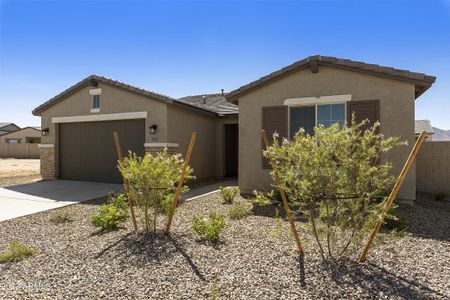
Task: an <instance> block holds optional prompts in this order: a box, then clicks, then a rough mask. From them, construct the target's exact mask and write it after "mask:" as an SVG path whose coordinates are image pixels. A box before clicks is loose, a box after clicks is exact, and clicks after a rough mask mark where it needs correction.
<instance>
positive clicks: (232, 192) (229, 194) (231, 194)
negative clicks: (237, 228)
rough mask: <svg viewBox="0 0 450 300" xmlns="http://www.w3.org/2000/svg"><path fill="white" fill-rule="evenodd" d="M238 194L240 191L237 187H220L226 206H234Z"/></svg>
mask: <svg viewBox="0 0 450 300" xmlns="http://www.w3.org/2000/svg"><path fill="white" fill-rule="evenodd" d="M238 193H239V189H238V188H237V187H223V186H221V187H220V195H221V196H222V199H223V203H225V204H233V202H234V198H236V196H237V194H238Z"/></svg>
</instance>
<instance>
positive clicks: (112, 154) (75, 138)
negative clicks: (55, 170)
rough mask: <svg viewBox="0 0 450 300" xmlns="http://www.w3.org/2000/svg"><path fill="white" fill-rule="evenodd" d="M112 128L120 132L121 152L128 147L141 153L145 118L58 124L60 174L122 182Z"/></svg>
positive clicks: (90, 179) (142, 152)
mask: <svg viewBox="0 0 450 300" xmlns="http://www.w3.org/2000/svg"><path fill="white" fill-rule="evenodd" d="M114 131H117V132H118V134H119V137H120V142H121V146H122V152H123V154H124V155H128V151H129V150H131V151H133V152H136V153H137V154H138V155H143V154H144V141H145V121H144V120H124V121H105V122H86V123H63V124H61V125H60V130H59V132H60V136H59V145H60V149H59V157H60V178H62V179H71V180H85V181H98V182H122V177H121V175H120V173H119V171H118V169H117V154H116V148H115V143H114V137H113V132H114Z"/></svg>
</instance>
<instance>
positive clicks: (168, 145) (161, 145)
mask: <svg viewBox="0 0 450 300" xmlns="http://www.w3.org/2000/svg"><path fill="white" fill-rule="evenodd" d="M144 147H145V148H152V147H155V148H176V147H178V143H145V144H144Z"/></svg>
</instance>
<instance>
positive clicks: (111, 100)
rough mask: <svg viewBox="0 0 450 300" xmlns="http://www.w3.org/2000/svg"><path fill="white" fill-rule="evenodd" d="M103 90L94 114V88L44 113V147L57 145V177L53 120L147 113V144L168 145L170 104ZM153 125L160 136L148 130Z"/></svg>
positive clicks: (63, 101) (112, 89) (88, 87)
mask: <svg viewBox="0 0 450 300" xmlns="http://www.w3.org/2000/svg"><path fill="white" fill-rule="evenodd" d="M98 87H99V88H101V89H102V93H101V96H100V112H96V113H91V112H90V111H91V107H92V95H90V94H89V90H90V89H93V87H90V86H86V87H83V88H81V89H80V90H78V91H77V92H75V93H73V94H71V95H69V96H68V97H66V98H65V99H64V100H62V101H60V102H58V103H57V104H55V105H53V106H51V107H49V108H48V109H46V110H45V111H43V112H42V114H41V127H42V128H49V129H50V132H49V134H48V135H47V136H43V137H42V139H41V144H54V145H55V151H54V155H55V163H54V169H55V173H54V175H55V176H56V177H58V176H59V165H58V141H57V136H58V125H57V124H55V123H52V118H53V117H68V116H85V115H95V114H112V113H123V112H144V111H146V112H147V119H146V121H145V128H143V129H142V130H145V142H167V104H166V103H164V102H161V101H158V100H154V101H152V99H149V98H148V97H144V96H141V95H138V94H134V93H131V92H129V91H126V90H123V89H120V88H116V87H112V86H110V85H106V84H102V83H99V84H98ZM151 124H157V125H158V131H157V134H154V135H150V132H149V130H148V127H149V126H150V125H151Z"/></svg>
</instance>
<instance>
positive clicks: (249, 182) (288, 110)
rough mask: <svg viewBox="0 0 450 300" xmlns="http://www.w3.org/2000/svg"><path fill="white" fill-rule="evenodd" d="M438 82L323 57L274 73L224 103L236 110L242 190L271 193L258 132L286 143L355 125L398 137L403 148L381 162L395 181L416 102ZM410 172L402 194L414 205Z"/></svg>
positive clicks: (406, 150) (411, 130)
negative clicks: (376, 126)
mask: <svg viewBox="0 0 450 300" xmlns="http://www.w3.org/2000/svg"><path fill="white" fill-rule="evenodd" d="M434 81H435V77H432V76H428V75H425V74H421V73H415V72H409V71H404V70H398V69H394V68H388V67H382V66H378V65H373V64H366V63H362V62H355V61H351V60H346V59H339V58H335V57H326V56H311V57H308V58H306V59H303V60H301V61H298V62H296V63H294V64H292V65H290V66H287V67H285V68H282V69H280V70H278V71H275V72H273V73H271V74H269V75H267V76H264V77H262V78H260V79H258V80H256V81H254V82H251V83H249V84H247V85H244V86H242V87H241V88H239V89H237V90H235V91H233V92H231V93H229V94H227V95H226V97H227V100H228V101H230V102H232V103H234V104H237V105H239V188H240V189H241V192H243V193H248V192H251V191H252V190H255V189H258V190H261V189H266V190H267V189H270V188H271V184H272V180H271V177H270V174H269V166H268V164H267V163H266V162H265V160H264V159H263V158H262V150H263V145H262V139H261V133H260V131H261V129H265V130H266V131H267V133H268V134H269V135H271V134H272V133H273V132H278V133H279V134H280V135H281V136H284V137H287V138H289V137H290V136H292V135H293V134H294V133H295V132H296V131H297V130H298V129H299V128H300V127H304V128H305V129H306V131H309V132H311V130H312V128H313V127H314V126H315V125H317V124H324V125H325V126H328V125H329V124H331V123H334V122H339V123H341V124H342V123H344V122H346V121H348V120H350V118H351V115H352V113H353V112H355V115H356V119H357V120H362V119H366V118H368V119H369V120H370V121H371V122H375V121H376V120H379V121H380V122H381V132H382V133H383V134H384V135H385V136H398V137H400V138H401V139H402V140H406V141H408V143H409V144H408V146H403V147H400V148H397V149H394V150H392V151H391V152H390V153H389V154H388V155H387V156H386V158H387V159H389V160H391V161H392V162H393V164H394V167H393V173H394V174H399V172H400V170H401V169H402V167H403V164H404V163H405V161H406V159H407V156H408V154H409V152H410V150H411V148H412V146H413V144H414V141H415V138H414V134H415V130H414V105H415V99H417V98H418V97H419V96H420V95H422V94H423V93H424V92H425V91H426V90H427V89H428V88H430V87H431V85H432V84H433V83H434ZM415 192H416V180H415V168H414V167H413V168H412V169H411V171H410V172H409V174H408V176H407V178H406V180H405V182H404V184H403V187H402V190H401V192H400V194H399V196H400V197H402V198H404V199H415Z"/></svg>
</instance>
